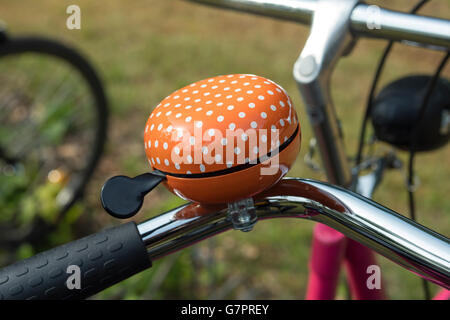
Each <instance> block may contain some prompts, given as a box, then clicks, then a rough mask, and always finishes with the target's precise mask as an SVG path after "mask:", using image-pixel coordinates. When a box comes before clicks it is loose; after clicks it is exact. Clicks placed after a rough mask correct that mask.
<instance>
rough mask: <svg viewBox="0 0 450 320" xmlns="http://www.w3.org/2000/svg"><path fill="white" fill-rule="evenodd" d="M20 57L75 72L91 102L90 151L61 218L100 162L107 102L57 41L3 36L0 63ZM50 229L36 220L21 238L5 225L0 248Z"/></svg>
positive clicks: (75, 54) (74, 54) (77, 57)
mask: <svg viewBox="0 0 450 320" xmlns="http://www.w3.org/2000/svg"><path fill="white" fill-rule="evenodd" d="M24 53H27V54H33V55H34V54H36V55H46V56H47V57H50V58H54V59H57V60H59V61H60V62H61V61H62V62H64V63H67V65H68V66H69V67H70V68H72V69H73V72H78V74H79V75H80V76H81V78H82V79H83V81H84V82H85V84H86V85H87V87H88V90H89V92H90V94H91V96H92V99H93V101H94V103H93V105H94V106H95V111H94V113H95V135H94V141H93V142H92V146H91V148H90V151H91V152H90V154H89V155H88V156H87V162H86V165H85V167H84V170H82V171H81V172H80V173H78V175H77V180H76V181H75V180H74V181H75V182H74V186H73V187H72V193H71V198H70V199H69V200H68V201H66V202H65V204H64V206H63V207H61V208H60V211H59V216H60V217H61V216H63V215H64V214H65V213H66V212H67V211H68V210H69V209H70V208H71V207H72V206H73V204H74V203H75V202H76V201H77V200H79V199H80V198H81V197H82V196H83V192H84V190H85V188H86V186H87V183H88V181H89V179H90V178H91V176H92V174H93V172H94V169H95V167H96V166H97V164H98V162H99V160H100V156H101V154H102V152H103V149H104V145H105V142H106V137H107V127H108V116H109V111H108V110H109V108H108V101H107V97H106V94H105V90H104V88H103V84H102V81H101V79H100V77H99V75H98V73H97V72H96V71H95V69H94V67H93V66H92V65H91V63H90V62H89V61H88V60H87V59H86V58H85V57H84V56H83V55H82V54H81V53H80V52H79V51H78V50H77V49H75V48H73V47H70V46H68V45H66V44H62V43H61V42H59V41H56V40H52V39H48V38H44V37H40V36H25V37H12V38H11V37H8V36H5V37H2V39H1V40H0V61H1V59H4V58H5V57H9V56H13V55H21V54H24ZM54 227H55V225H53V226H52V225H49V224H48V223H46V222H44V221H43V220H42V219H39V218H38V219H37V221H34V224H33V226H32V227H31V229H30V230H28V231H26V232H24V233H25V234H20V233H17V232H16V230H14V228H12V226H11V225H6V226H3V227H0V230H2V229H4V230H2V237H1V238H0V244H1V245H2V246H5V247H13V246H16V245H18V244H20V243H23V242H33V241H36V240H37V239H39V237H41V236H42V234H43V233H46V232H48V231H51V230H52V229H53V228H54Z"/></svg>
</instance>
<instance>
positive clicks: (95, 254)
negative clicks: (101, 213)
mask: <svg viewBox="0 0 450 320" xmlns="http://www.w3.org/2000/svg"><path fill="white" fill-rule="evenodd" d="M69 266H78V267H79V269H78V268H77V267H70V268H69ZM149 267H151V261H150V260H149V258H148V254H147V251H146V249H145V246H144V244H143V242H142V240H141V237H140V235H139V232H138V230H137V228H136V224H135V223H134V222H129V223H126V224H122V225H120V226H118V227H114V228H110V229H106V230H104V231H101V232H99V233H96V234H92V235H90V236H87V237H85V238H82V239H79V240H75V241H73V242H70V243H68V244H65V245H62V246H59V247H56V248H54V249H51V250H48V251H45V252H42V253H39V254H37V255H36V256H33V257H31V258H28V259H25V260H22V261H19V262H16V263H14V264H12V265H10V266H7V267H5V268H3V269H2V270H0V300H2V299H6V300H25V299H84V298H87V297H89V296H91V295H93V294H95V293H97V292H100V291H102V290H103V289H106V288H107V287H110V286H112V285H113V284H116V283H117V282H120V281H122V280H124V279H126V278H128V277H130V276H132V275H134V274H136V273H138V272H140V271H142V270H144V269H146V268H149ZM77 271H80V272H77ZM77 274H79V275H80V277H79V280H80V281H79V282H78V283H79V288H77V287H78V285H77V282H76V281H75V280H74V278H73V277H72V276H74V277H76V276H77ZM69 278H70V284H69V285H68V283H69V281H68V279H69ZM72 280H74V281H73V282H72ZM66 282H67V283H66ZM69 287H70V288H71V289H69ZM74 287H75V288H74Z"/></svg>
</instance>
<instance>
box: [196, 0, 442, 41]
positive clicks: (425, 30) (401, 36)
mask: <svg viewBox="0 0 450 320" xmlns="http://www.w3.org/2000/svg"><path fill="white" fill-rule="evenodd" d="M189 1H192V2H198V3H201V4H206V5H213V6H218V7H223V8H228V9H234V10H238V11H244V12H248V13H254V14H259V15H263V16H268V17H272V18H277V19H283V20H290V21H294V22H298V23H301V24H311V22H312V19H313V15H314V12H315V11H316V7H317V5H318V1H317V0H189ZM350 29H351V31H352V33H353V34H354V35H356V36H363V37H373V38H382V39H389V40H394V41H402V40H404V41H412V42H417V43H422V44H427V45H434V46H439V47H444V48H446V49H447V50H449V49H450V21H449V20H445V19H438V18H433V17H426V16H420V15H414V14H408V13H403V12H398V11H393V10H388V9H384V8H380V7H378V6H374V5H368V4H365V3H358V4H356V5H355V7H354V8H353V11H352V13H351V15H350Z"/></svg>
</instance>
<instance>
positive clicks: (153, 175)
mask: <svg viewBox="0 0 450 320" xmlns="http://www.w3.org/2000/svg"><path fill="white" fill-rule="evenodd" d="M164 179H166V176H165V175H164V174H163V173H162V172H160V171H158V170H155V171H153V172H149V173H144V174H141V175H139V176H137V177H134V178H129V177H126V176H115V177H112V178H110V179H108V181H106V182H105V184H104V185H103V188H102V192H101V196H100V198H101V201H102V206H103V208H104V209H105V210H106V211H107V212H108V213H109V214H110V215H112V216H113V217H115V218H119V219H127V218H131V217H132V216H134V215H135V214H136V213H137V212H138V211H139V209H141V207H142V203H143V202H144V197H145V195H146V194H147V193H149V192H150V191H151V190H152V189H153V188H154V187H156V186H157V185H158V184H159V183H160V182H161V181H163V180H164Z"/></svg>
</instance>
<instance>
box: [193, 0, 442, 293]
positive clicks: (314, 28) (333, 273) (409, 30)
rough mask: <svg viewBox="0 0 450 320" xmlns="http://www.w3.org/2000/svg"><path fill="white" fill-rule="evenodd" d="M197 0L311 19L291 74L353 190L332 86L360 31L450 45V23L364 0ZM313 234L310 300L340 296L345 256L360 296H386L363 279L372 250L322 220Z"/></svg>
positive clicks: (330, 162)
mask: <svg viewBox="0 0 450 320" xmlns="http://www.w3.org/2000/svg"><path fill="white" fill-rule="evenodd" d="M191 1H194V2H199V3H202V4H208V5H214V6H219V7H223V8H230V9H234V10H238V11H245V12H249V13H255V14H259V15H264V16H269V17H273V18H279V19H285V20H291V21H295V22H300V23H303V24H311V32H310V35H309V37H308V40H307V41H306V44H305V46H304V48H303V50H302V52H301V54H300V56H299V58H298V59H297V61H296V62H295V64H294V68H293V76H294V79H295V80H296V82H297V85H298V88H299V91H300V94H301V96H302V98H303V101H304V104H305V106H306V110H307V113H308V116H309V120H310V123H311V126H312V128H313V131H314V134H315V137H316V140H317V144H318V149H319V153H320V156H321V160H322V164H323V167H324V170H325V173H326V176H327V179H328V181H329V182H330V183H332V184H335V185H340V186H343V187H347V188H352V189H353V190H355V189H356V187H357V185H358V183H363V182H362V181H358V180H355V178H354V177H352V169H351V166H350V164H349V163H348V160H347V157H346V153H345V150H344V144H343V135H342V132H341V128H340V126H339V121H338V119H337V115H336V112H335V109H334V104H333V100H332V97H331V95H330V88H329V85H330V79H331V75H332V73H333V69H334V66H335V65H336V63H337V61H338V60H339V58H340V57H341V56H343V55H346V54H348V53H349V52H350V51H351V49H352V47H353V45H354V42H355V39H356V37H362V36H365V37H374V38H383V39H390V40H396V41H407V43H408V44H414V45H421V46H426V47H428V48H431V49H445V50H449V49H450V22H449V21H446V20H442V19H437V18H431V17H424V16H417V15H410V14H406V13H400V12H395V11H391V10H387V9H382V8H379V7H376V6H370V5H367V4H363V3H359V1H358V0H340V1H334V0H319V1H315V0H298V1H296V0H191ZM356 178H357V177H356ZM352 180H353V181H352ZM374 187H375V185H374V186H373V187H372V190H369V192H368V193H369V194H371V193H372V191H373V188H374ZM366 189H367V188H366ZM313 237H314V239H313V246H312V253H311V261H310V275H309V282H308V290H307V295H306V298H307V299H332V298H334V295H335V291H336V284H337V280H338V275H339V268H340V265H341V263H342V261H344V262H345V265H346V269H347V275H348V280H349V283H350V289H351V292H352V294H353V296H354V297H355V298H358V299H383V298H384V297H385V296H386V295H385V293H384V290H383V289H381V290H370V289H368V288H367V286H366V284H365V281H364V279H366V278H367V273H366V270H367V267H368V266H370V265H373V264H375V258H374V255H373V253H372V251H370V250H369V249H367V248H366V247H365V246H362V245H360V244H359V243H357V242H355V241H352V240H349V239H347V238H346V237H344V236H343V235H342V234H340V233H339V232H337V231H336V230H334V229H332V228H329V227H327V226H324V225H321V224H318V225H317V226H316V227H315V230H314V234H313Z"/></svg>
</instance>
